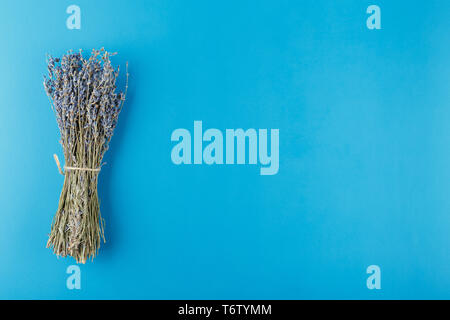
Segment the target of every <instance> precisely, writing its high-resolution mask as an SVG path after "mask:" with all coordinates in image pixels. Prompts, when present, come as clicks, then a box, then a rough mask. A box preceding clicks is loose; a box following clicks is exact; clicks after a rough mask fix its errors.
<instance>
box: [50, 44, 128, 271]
mask: <svg viewBox="0 0 450 320" xmlns="http://www.w3.org/2000/svg"><path fill="white" fill-rule="evenodd" d="M112 55H114V54H111V53H108V52H107V51H105V50H104V49H103V48H102V49H100V50H92V54H91V56H90V57H89V59H85V58H83V56H82V52H81V50H80V52H78V53H73V52H72V51H69V52H68V53H67V54H65V55H63V56H62V58H52V57H48V61H47V64H48V73H49V75H48V77H45V76H44V87H45V91H46V92H47V95H48V96H49V98H50V102H51V104H52V108H53V110H54V111H55V114H56V120H57V123H58V126H59V129H60V131H61V140H60V143H61V145H62V147H63V151H64V158H65V166H64V171H63V170H62V169H61V167H60V165H59V160H58V157H57V156H56V155H55V160H56V162H57V165H58V168H59V171H60V173H61V174H63V175H64V185H63V188H62V192H61V196H60V198H59V205H58V210H57V211H56V214H55V216H54V218H53V223H52V227H51V233H50V235H49V239H48V242H47V247H51V248H53V252H54V253H55V254H56V255H58V256H63V257H65V256H68V255H69V256H72V257H74V258H75V259H76V261H77V263H79V262H81V263H85V262H86V261H87V260H88V259H89V258H91V259H93V258H94V257H95V256H96V255H97V253H98V250H99V248H100V242H101V240H103V241H105V237H104V229H103V226H104V221H103V219H102V218H101V215H100V206H99V199H98V195H97V182H98V174H99V172H100V168H101V166H102V159H103V156H104V154H105V152H106V151H107V150H108V145H109V142H110V140H111V137H112V135H113V132H114V128H115V126H116V124H117V120H118V116H119V113H120V111H121V109H122V106H123V103H124V101H125V96H126V91H127V89H128V68H127V77H126V78H127V81H126V87H125V92H120V93H116V79H117V77H118V74H119V68H117V69H114V67H113V66H112V65H111V62H110V56H112ZM127 66H128V65H127Z"/></svg>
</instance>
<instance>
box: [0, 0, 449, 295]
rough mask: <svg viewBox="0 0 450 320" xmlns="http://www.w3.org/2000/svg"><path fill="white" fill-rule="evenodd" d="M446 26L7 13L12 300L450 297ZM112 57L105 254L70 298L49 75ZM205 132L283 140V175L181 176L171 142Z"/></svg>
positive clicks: (345, 19) (347, 11) (6, 245)
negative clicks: (117, 95) (55, 68)
mask: <svg viewBox="0 0 450 320" xmlns="http://www.w3.org/2000/svg"><path fill="white" fill-rule="evenodd" d="M70 4H77V5H79V6H80V8H81V19H82V22H81V30H68V29H67V28H66V19H67V17H68V16H69V15H68V14H66V8H67V6H69V5H70ZM371 4H376V5H378V6H380V8H381V25H382V30H368V29H367V27H366V19H367V17H368V16H369V15H368V14H366V8H367V7H368V6H369V5H371ZM449 16H450V2H449V1H446V0H441V1H400V0H397V1H385V0H384V1H382V0H374V1H364V0H345V1H344V0H342V1H331V0H328V1H324V0H314V1H313V0H311V1H293V0H292V1H283V0H277V1H274V0H272V1H262V0H258V1H256V0H255V1H206V0H205V1H181V0H179V1H162V0H153V1H149V0H146V1H128V2H125V1H111V0H108V1H87V0H83V1H81V0H77V1H73V2H72V1H39V2H37V1H4V2H2V8H1V10H0V40H1V43H2V48H1V50H0V70H1V77H0V150H1V154H0V172H1V176H0V298H25V299H45V298H55V299H79V298H83V299H91V298H92V299H93V298H99V299H119V298H120V299H316V298H319V299H335V298H338V299H349V298H351V299H397V298H401V299H407V298H412V299H418V298H425V299H429V298H430V299H431V298H438V299H443V298H446V299H449V298H450V290H449V287H450V266H449V264H450V257H449V250H448V246H449V230H450V216H449V212H450V197H449V192H450V105H449V101H450V95H449V92H450V90H449V82H450V81H449V80H450V65H449V63H448V58H449V56H450V41H449V39H450V37H449V34H450V19H449ZM102 46H104V47H105V48H106V49H108V50H110V51H118V52H119V55H118V56H116V57H114V63H116V64H120V65H122V66H124V63H125V61H129V64H130V66H129V72H130V88H129V95H128V99H127V101H126V103H125V107H124V110H123V113H122V114H121V117H120V121H119V125H118V127H117V130H116V133H115V136H114V137H113V141H112V146H111V149H110V151H109V152H108V154H107V156H106V159H105V161H106V162H107V163H108V164H107V165H106V166H105V167H103V170H102V172H101V175H100V177H101V181H100V184H99V190H100V191H99V193H100V197H101V201H102V204H101V208H102V214H103V217H104V218H105V220H106V237H107V243H106V244H104V245H103V247H102V249H101V251H100V255H99V256H98V257H97V258H96V259H95V260H94V262H93V263H91V262H89V263H87V264H86V265H81V273H82V274H81V278H82V284H81V286H82V288H81V290H68V289H67V288H66V278H67V277H68V275H67V274H66V268H67V266H69V265H71V264H74V260H73V259H71V258H69V259H63V258H60V259H57V258H56V257H55V256H54V255H53V254H52V252H51V250H50V249H46V248H45V244H46V241H47V234H48V233H49V231H50V224H51V221H52V217H53V215H54V213H55V211H56V208H57V203H58V198H59V193H60V190H61V187H62V182H63V178H62V176H60V175H59V174H58V171H57V169H56V166H55V163H54V162H53V159H52V154H53V153H58V155H60V157H61V156H62V152H61V147H60V145H59V144H58V140H59V132H58V128H57V125H56V121H55V117H54V114H53V112H52V110H51V108H50V103H49V101H48V99H47V96H46V95H45V93H44V89H43V85H42V75H43V74H45V73H46V64H45V54H46V53H47V52H48V53H50V54H52V55H57V56H59V55H61V54H63V53H64V52H65V51H66V50H68V49H75V50H77V49H79V48H82V49H83V50H85V51H86V52H89V51H90V49H92V48H100V47H102ZM121 82H122V83H123V78H122V79H121ZM194 120H202V121H203V127H204V130H206V129H207V128H218V129H220V130H223V131H224V130H225V129H226V128H244V129H247V128H255V129H259V128H269V129H270V128H278V129H279V130H280V170H279V173H278V174H277V175H274V176H261V175H259V166H256V165H245V166H237V165H234V166H229V165H222V166H207V165H201V166H194V165H190V166H188V165H184V166H176V165H174V164H173V163H172V162H171V159H170V151H171V148H172V146H173V145H174V143H172V142H171V141H170V135H171V133H172V131H173V130H175V129H177V128H187V129H189V130H191V131H192V130H193V121H194ZM372 264H376V265H379V266H380V268H381V287H382V289H381V290H368V289H367V287H366V279H367V277H368V275H367V274H366V268H367V267H368V266H369V265H372Z"/></svg>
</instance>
